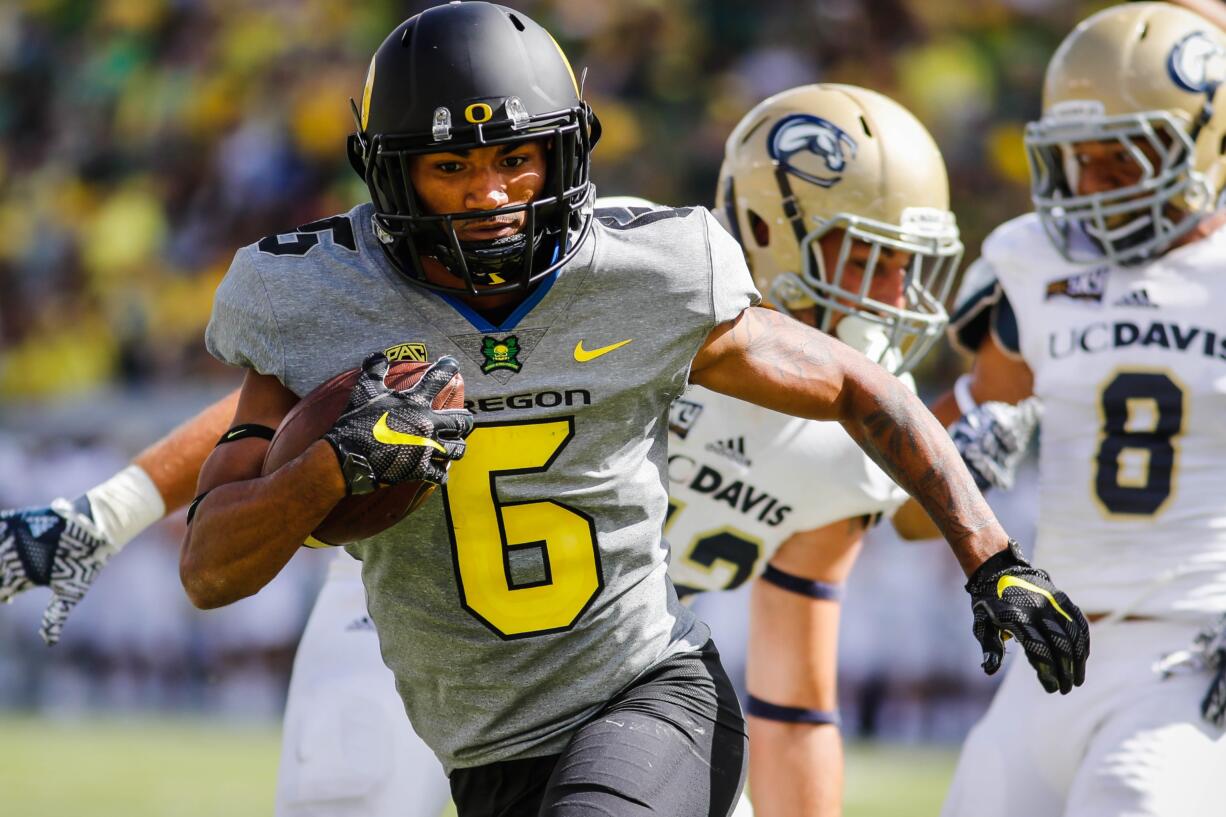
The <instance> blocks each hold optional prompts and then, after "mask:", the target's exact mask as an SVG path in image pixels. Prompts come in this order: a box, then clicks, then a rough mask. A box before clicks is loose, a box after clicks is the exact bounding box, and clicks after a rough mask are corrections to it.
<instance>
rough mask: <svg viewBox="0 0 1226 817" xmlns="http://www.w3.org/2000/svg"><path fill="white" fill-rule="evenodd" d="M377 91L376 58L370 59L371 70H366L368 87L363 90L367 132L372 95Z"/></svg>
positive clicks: (364, 127)
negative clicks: (372, 92)
mask: <svg viewBox="0 0 1226 817" xmlns="http://www.w3.org/2000/svg"><path fill="white" fill-rule="evenodd" d="M374 89H375V58H374V57H371V58H370V68H368V69H367V70H366V87H364V88H363V89H362V130H363V131H365V130H366V120H368V119H369V118H370V93H371V91H373V90H374Z"/></svg>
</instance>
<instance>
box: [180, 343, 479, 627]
mask: <svg viewBox="0 0 1226 817" xmlns="http://www.w3.org/2000/svg"><path fill="white" fill-rule="evenodd" d="M390 366H391V364H390V362H389V361H388V359H387V355H386V354H384V353H383V352H376V353H373V354H371V355H369V356H368V357H367V358H366V360H365V362H364V363H363V364H362V368H361V371H360V372H358V373H357V379H356V383H355V385H354V386H353V389H352V392H351V393H350V397H349V401H348V403H347V404H346V405H345V407H344V409H343V410H342V411H341V414H340V417H339V418H337V420H336V422H335V423H334V424H333V426H332V428H331V429H330V430H329V431H328V432H327V433H326V434H324V435H323V437H322V438H321V439H319V440H317V441H315V442H313V443H311V445H310V446H309V447H307V449H306V450H305V451H304V452H303V453H302V454H300V455H298V456H297V457H295V458H294V459H292V460H290V461H289V462H288V463H286V464H285V465H282V466H280V467H279V468H277V469H276V470H275V471H273V472H271V473H270V474H267V475H263V476H261V474H262V472H263V466H264V456H265V454H266V453H267V450H268V445H269V443H268V442H266V441H265V440H263V439H259V438H249V439H246V440H239V441H237V442H236V443H234V444H232V445H227V446H222V447H220V448H218V449H217V450H216V451H215V452H214V453H213V454H212V455H211V456H210V457H209V459H208V461H207V462H205V465H204V469H203V470H202V471H201V474H200V485H199V487H198V490H199V491H200V493H199V494H198V495H197V497H196V499H195V500H194V501H193V503H192V508H191V509H190V510H189V512H188V515H189V519H188V530H187V536H186V538H185V539H184V543H183V551H182V554H181V557H180V565H179V571H180V575H181V578H182V580H183V586H184V588H185V589H186V590H187V594H188V596H189V597H190V598H191V600H192V602H193V603H194V604H196V606H198V607H204V608H209V607H220V606H223V605H226V604H230V603H232V602H234V601H237V600H238V599H241V598H245V597H247V596H250V595H252V594H254V593H256V592H258V591H259V590H260V588H262V587H263V586H264V585H266V584H268V582H270V581H272V580H273V578H275V577H276V575H277V574H278V573H280V572H281V568H283V567H285V565H286V563H287V562H288V561H289V560H290V557H291V556H293V555H294V553H295V552H296V551H297V549H298V547H299V546H300V545H301V544H302V543H303V542H305V541H306V540H307V539H308V538H309V536H310V535H311V532H312V531H314V530H315V528H317V527H318V526H319V524H320V523H321V522H322V521H323V520H324V518H325V517H327V515H328V513H329V512H330V511H331V510H332V509H333V508H334V507H335V506H336V504H337V503H338V502H340V501H341V500H342V499H344V498H345V497H346V496H349V495H350V494H355V493H369V492H370V491H373V490H375V489H376V487H377V486H379V485H395V484H397V483H400V482H405V481H411V480H425V481H427V482H431V483H434V484H436V485H438V484H441V483H442V482H443V480H444V479H445V478H446V473H447V471H446V466H447V463H448V462H449V461H450V460H456V459H459V458H460V457H461V456H463V453H464V437H466V436H467V435H468V433H469V432H470V431H472V415H471V414H470V413H469V412H467V411H465V410H463V409H454V410H443V411H435V410H434V409H433V408H432V407H431V404H432V402H433V401H434V399H435V398H436V397H437V396H438V394H439V392H440V391H441V390H442V389H443V388H444V387H445V386H446V385H447V384H448V383H450V382H451V380H452V378H453V377H454V376H455V374H456V372H457V371H458V368H459V364H458V363H457V362H456V360H455V358H451V357H442V358H439V360H438V361H437V362H435V363H434V364H432V365H431V366H430V367H429V368H428V369H426V370H425V372H424V373H423V374H422V375H421V377H420V378H419V379H418V380H417V382H416V383H414V384H413V385H412V386H410V387H409V388H406V389H400V390H394V389H392V388H391V387H389V386H388V384H387V382H386V379H387V374H388V371H389V369H390ZM297 402H298V397H297V395H296V394H295V393H294V392H293V391H291V390H290V389H288V388H286V387H285V386H284V385H283V384H282V383H281V382H280V381H279V380H277V379H276V378H275V377H273V376H271V375H261V374H256V373H255V372H254V371H249V372H248V374H247V378H246V380H245V381H244V383H243V390H242V395H241V396H240V398H239V405H238V411H237V414H236V415H235V420H236V422H237V423H239V424H254V425H262V426H266V427H272V426H277V425H280V423H281V421H282V420H283V419H284V418H285V415H286V414H288V413H289V411H290V409H291V408H293V407H294V405H295V404H296V403H297ZM380 429H383V431H382V432H381V431H380ZM388 431H390V432H392V433H390V434H388V433H386V432H388ZM402 438H403V439H402ZM436 449H437V450H438V451H440V452H442V453H441V454H435V453H434V452H435V450H436Z"/></svg>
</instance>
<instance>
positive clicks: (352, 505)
mask: <svg viewBox="0 0 1226 817" xmlns="http://www.w3.org/2000/svg"><path fill="white" fill-rule="evenodd" d="M428 368H430V364H429V363H419V362H417V361H401V362H399V363H393V364H392V365H391V368H390V369H389V370H388V373H387V380H386V382H387V385H388V386H390V387H391V388H393V389H407V388H409V387H410V386H412V385H413V384H414V383H416V382H417V381H418V380H419V379H421V376H422V373H423V372H425V370H426V369H428ZM361 371H362V370H361V369H350V370H349V371H347V372H342V373H341V374H338V375H337V376H336V377H333V378H332V379H331V380H329V381H327V382H326V383H323V384H321V385H319V386H318V387H316V389H315V390H314V391H312V392H311V393H310V394H308V395H307V396H306V397H304V398H302V399H301V400H300V401H298V404H297V405H296V406H294V407H293V408H292V409H290V412H289V414H287V415H285V419H284V420H282V421H281V425H280V426H278V427H277V433H276V434H275V435H274V436H273V438H272V444H271V445H269V447H268V453H267V454H265V455H264V469H263V473H265V474H269V473H272V472H273V471H275V470H277V469H278V468H280V467H281V466H282V465H284V464H285V463H287V462H289V461H290V460H292V459H294V458H295V457H297V456H298V455H299V454H301V453H302V452H303V451H305V450H306V449H307V448H309V447H310V445H311V444H312V443H314V442H315V441H316V440H318V439H319V438H320V437H322V436H323V435H324V434H325V433H327V431H328V430H329V429H330V428H332V426H333V425H335V424H336V420H337V418H338V417H340V416H341V412H342V411H343V410H344V408H345V404H346V403H347V402H348V401H349V393H350V392H352V391H353V387H354V384H356V383H357V382H358V375H359V374H361ZM434 407H435V408H436V409H445V408H448V409H454V408H463V407H464V380H463V378H461V377H460V373H459V372H456V374H455V376H454V377H452V378H451V381H450V382H449V383H448V384H447V385H446V386H444V387H443V388H442V390H441V391H440V392H439V393H438V396H437V397H436V398H435V399H434ZM434 488H435V486H434V485H431V484H430V483H428V482H422V481H420V480H415V481H412V482H402V483H400V484H399V485H385V486H381V487H379V488H376V489H375V490H374V491H372V492H371V493H369V494H363V495H361V496H348V497H345V498H344V499H342V500H341V501H340V502H338V503H337V505H336V507H335V508H333V509H332V513H330V514H328V516H327V517H326V518H325V519H324V521H323V522H321V523H320V524H319V527H317V528H316V529H315V531H314V533H313V534H312V536H313V537H314V538H315V539H317V540H319V542H321V543H323V544H325V545H346V544H349V543H350V542H356V541H358V540H360V539H365V538H367V537H370V536H374V535H375V534H376V533H379V532H380V531H383V530H386V529H387V528H390V527H391V526H392V525H395V524H396V523H397V522H399V521H400V520H401V519H403V518H404V517H405V516H407V515H408V514H410V513H412V512H413V511H415V510H416V509H417V508H418V507H420V506H421V504H422V503H423V502H425V501H426V499H427V498H428V497H429V496H430V494H431V493H432V492H433V491H434Z"/></svg>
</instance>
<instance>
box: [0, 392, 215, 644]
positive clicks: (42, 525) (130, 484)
mask: <svg viewBox="0 0 1226 817" xmlns="http://www.w3.org/2000/svg"><path fill="white" fill-rule="evenodd" d="M237 404H238V392H237V391H235V392H234V393H232V394H230V395H227V396H226V397H224V398H222V399H221V400H219V401H217V402H216V403H214V404H213V405H211V406H209V407H208V408H206V409H205V410H204V411H202V412H200V413H199V414H197V415H196V416H195V417H193V418H191V419H190V420H188V421H187V422H185V423H183V424H182V425H180V426H178V427H177V428H175V429H174V430H173V431H171V432H170V433H169V434H167V435H166V436H165V437H163V438H162V439H160V440H158V441H157V442H155V443H153V444H152V445H150V446H149V447H148V448H146V449H145V450H144V451H142V452H141V453H140V454H138V455H137V456H136V458H135V459H134V460H133V461H132V464H131V465H129V466H128V467H127V468H124V469H123V470H122V471H120V472H119V473H117V474H115V475H113V476H112V477H110V478H109V479H107V480H106V481H104V482H102V483H101V484H99V485H96V486H95V487H93V488H91V489H89V490H88V491H86V492H85V493H84V494H82V495H81V496H79V497H77V498H76V499H75V500H68V499H65V498H63V497H60V498H57V499H54V500H52V501H51V504H50V505H47V506H44V507H37V508H23V509H20V510H11V511H0V600H3V601H10V600H12V598H13V597H14V596H16V595H17V594H19V593H21V592H22V591H25V590H28V589H30V588H31V587H38V586H49V587H50V588H51V594H52V595H51V601H50V603H49V604H48V605H47V610H46V612H45V613H44V614H43V622H42V626H41V627H40V629H39V632H40V634H41V635H42V637H43V640H44V641H45V642H46V643H47V644H48V645H52V644H55V643H56V642H57V641H59V637H60V633H61V632H62V630H63V628H64V624H65V622H66V621H67V620H68V616H69V614H70V613H71V612H72V610H73V608H74V607H75V606H76V605H77V603H78V602H80V601H81V599H82V598H84V596H85V593H86V591H87V590H88V589H89V587H90V585H91V584H93V582H94V579H95V578H97V576H98V573H99V571H101V570H102V568H103V567H104V566H105V565H106V563H107V561H109V560H110V558H111V557H112V556H114V555H115V554H116V553H118V552H119V551H120V550H122V549H123V547H124V546H125V545H127V544H128V542H130V541H131V540H132V539H134V538H136V536H138V535H139V534H140V533H141V532H142V531H144V530H145V529H146V528H147V527H149V526H150V525H152V524H153V523H154V522H156V521H158V520H159V519H161V518H162V517H163V516H164V515H165V514H166V512H167V511H169V510H175V509H176V508H180V507H182V506H183V505H186V504H187V503H188V501H189V500H190V499H191V496H192V493H191V492H192V488H193V486H194V485H195V482H196V477H197V475H198V474H199V473H200V466H201V465H202V464H203V463H204V460H205V457H207V456H208V453H209V451H210V450H212V447H213V444H214V443H215V442H216V441H217V439H218V438H219V437H220V436H221V434H222V433H223V432H224V430H225V429H226V427H227V424H228V423H229V421H230V418H231V417H233V416H234V409H235V406H236V405H237Z"/></svg>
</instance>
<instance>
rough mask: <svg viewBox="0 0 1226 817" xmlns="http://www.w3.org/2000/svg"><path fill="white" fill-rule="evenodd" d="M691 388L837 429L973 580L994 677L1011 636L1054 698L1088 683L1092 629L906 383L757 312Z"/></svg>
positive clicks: (702, 362) (726, 339)
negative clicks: (1014, 534) (1014, 538)
mask: <svg viewBox="0 0 1226 817" xmlns="http://www.w3.org/2000/svg"><path fill="white" fill-rule="evenodd" d="M690 379H691V380H692V381H693V382H694V383H698V384H699V385H702V386H706V387H707V388H710V389H713V390H715V391H720V392H723V393H724V394H728V395H731V396H733V397H738V398H740V399H743V400H748V401H750V402H753V403H757V404H758V405H761V406H765V407H766V408H770V409H773V410H775V411H781V412H784V413H786V414H792V415H794V416H797V417H807V418H810V419H815V420H838V421H839V422H841V423H842V424H843V427H844V428H846V429H847V432H848V433H849V434H850V435H851V436H852V438H853V439H855V440H856V441H857V442H858V443H859V444H860V445H861V447H863V448H864V450H865V451H866V452H867V453H868V454H869V456H871V457H872V458H873V459H874V460H875V461H876V462H877V463H878V464H879V465H880V466H881V468H882V469H883V470H884V471H885V472H886V473H887V474H889V475H890V476H891V477H892V478H893V479H894V481H895V482H897V483H898V484H899V485H901V486H902V487H903V488H904V489H905V490H906V491H907V492H908V493H910V494H911V495H912V496H913V497H915V498H916V499H917V500H919V502H920V504H921V505H922V506H923V508H924V510H925V511H927V513H928V515H929V516H930V517H932V520H933V521H934V522H935V523H936V524H937V527H938V528H940V530H941V533H942V534H943V536H944V537H945V540H946V541H947V542H949V544H950V546H951V548H952V549H953V551H954V555H955V556H956V557H957V559H958V562H959V563H960V564H961V565H962V569H963V571H964V572H965V573H966V574H967V575H968V576H969V577H970V580H969V581H968V583H967V585H966V589H967V592H969V593H970V594H971V598H972V609H973V610H974V614H975V627H974V633H975V637H976V639H977V640H978V641H979V643H980V645H981V646H982V648H983V651H984V663H983V666H984V670H985V671H986V672H988V673H989V674H991V673H993V672H996V670H997V669H999V667H1000V664H1001V661H1002V660H1003V657H1004V644H1003V641H1002V639H1001V632H1002V631H1007V632H1008V633H1009V634H1011V635H1012V636H1013V637H1015V638H1017V639H1018V641H1019V642H1020V643H1021V644H1022V646H1023V648H1024V649H1025V650H1026V656H1027V658H1028V659H1029V660H1030V663H1031V664H1032V665H1034V667H1035V669H1036V671H1037V672H1038V675H1039V680H1040V682H1041V683H1042V684H1043V687H1044V689H1046V690H1047V691H1049V692H1054V691H1056V690H1057V689H1059V690H1060V691H1061V692H1068V691H1069V690H1071V689H1072V687H1074V686H1077V685H1080V684H1081V683H1082V681H1083V680H1084V677H1085V661H1086V658H1087V657H1088V655H1089V644H1090V636H1089V626H1088V624H1087V623H1086V620H1085V617H1084V616H1083V615H1082V614H1081V611H1080V610H1079V609H1077V607H1076V606H1075V605H1074V604H1072V602H1070V601H1069V600H1068V597H1067V596H1066V595H1065V594H1064V593H1062V592H1060V591H1059V590H1057V589H1056V588H1055V587H1054V586H1053V585H1052V584H1051V580H1050V577H1048V576H1047V574H1046V573H1045V572H1044V571H1042V570H1039V569H1038V568H1034V567H1031V566H1030V565H1029V564H1027V563H1026V562H1025V560H1024V559H1022V558H1021V554H1020V552H1019V551H1017V550H1016V548H1013V547H1009V544H1010V540H1009V537H1008V536H1007V535H1006V534H1005V531H1004V529H1003V528H1002V527H1001V525H1000V523H999V522H998V521H997V520H996V517H995V515H994V514H993V513H992V510H991V508H989V507H988V504H987V502H985V501H984V499H983V495H982V494H980V493H979V490H978V489H977V488H976V487H975V483H974V480H972V479H971V475H970V473H969V472H968V471H967V469H966V466H965V465H964V464H963V462H962V458H961V457H960V456H959V455H958V450H957V449H956V448H955V447H954V444H953V441H952V440H950V438H949V435H948V434H947V433H946V432H945V429H944V428H943V427H942V426H941V424H940V422H938V421H937V419H936V418H935V417H934V416H932V413H931V412H929V411H928V409H927V408H925V407H924V404H923V403H921V402H920V400H919V398H917V397H916V396H915V395H914V394H912V393H911V391H910V390H909V389H907V387H906V386H904V385H903V384H902V383H901V382H900V381H899V380H898V379H897V378H895V377H893V376H892V375H890V374H888V373H887V372H886V371H885V370H884V369H882V368H881V367H880V366H878V365H876V364H875V363H873V362H871V361H870V360H868V359H867V358H865V357H864V356H863V355H861V354H860V353H859V352H856V351H855V350H853V349H852V348H851V347H849V346H846V345H844V344H842V343H839V342H838V341H836V340H834V339H833V338H831V337H830V336H828V335H826V334H824V333H822V332H818V331H817V330H815V329H813V328H812V327H808V326H805V325H804V324H802V323H800V322H798V321H795V320H792V319H791V318H788V317H786V316H783V315H780V314H778V313H775V312H773V311H771V310H767V309H761V308H757V307H753V308H750V309H747V310H745V311H744V312H742V313H741V314H740V316H738V318H737V319H736V320H734V321H731V322H729V323H726V324H721V325H720V326H718V327H716V328H715V329H714V330H713V331H712V332H711V334H710V336H708V338H707V341H706V342H705V343H704V345H703V347H702V349H701V350H700V351H699V353H698V355H696V356H695V358H694V363H693V366H692V369H691V375H690Z"/></svg>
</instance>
